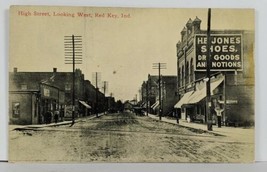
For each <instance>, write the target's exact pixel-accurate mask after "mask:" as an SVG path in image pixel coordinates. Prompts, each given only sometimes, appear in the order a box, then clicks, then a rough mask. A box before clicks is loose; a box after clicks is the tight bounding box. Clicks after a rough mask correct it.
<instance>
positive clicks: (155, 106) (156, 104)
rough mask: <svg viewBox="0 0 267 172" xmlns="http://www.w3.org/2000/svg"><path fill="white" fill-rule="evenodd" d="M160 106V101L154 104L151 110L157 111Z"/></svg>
mask: <svg viewBox="0 0 267 172" xmlns="http://www.w3.org/2000/svg"><path fill="white" fill-rule="evenodd" d="M158 106H159V101H156V103H154V104H153V105H152V106H151V108H152V109H154V110H155V109H156V108H157V107H158Z"/></svg>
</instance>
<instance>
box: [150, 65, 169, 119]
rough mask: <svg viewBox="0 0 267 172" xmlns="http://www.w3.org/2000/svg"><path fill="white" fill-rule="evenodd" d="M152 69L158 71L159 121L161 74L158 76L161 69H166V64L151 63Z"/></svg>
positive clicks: (160, 112)
mask: <svg viewBox="0 0 267 172" xmlns="http://www.w3.org/2000/svg"><path fill="white" fill-rule="evenodd" d="M152 68H153V69H158V71H159V82H158V86H159V120H161V116H162V104H161V103H162V102H161V74H160V70H161V69H167V67H166V63H153V66H152Z"/></svg>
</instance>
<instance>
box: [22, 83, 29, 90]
mask: <svg viewBox="0 0 267 172" xmlns="http://www.w3.org/2000/svg"><path fill="white" fill-rule="evenodd" d="M20 88H21V90H27V89H28V87H27V85H26V84H21V86H20Z"/></svg>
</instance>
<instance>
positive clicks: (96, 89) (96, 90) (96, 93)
mask: <svg viewBox="0 0 267 172" xmlns="http://www.w3.org/2000/svg"><path fill="white" fill-rule="evenodd" d="M98 75H99V73H98V72H96V73H95V101H96V104H95V113H96V117H97V118H98V91H99V89H98V79H99V78H98V77H99V76H98Z"/></svg>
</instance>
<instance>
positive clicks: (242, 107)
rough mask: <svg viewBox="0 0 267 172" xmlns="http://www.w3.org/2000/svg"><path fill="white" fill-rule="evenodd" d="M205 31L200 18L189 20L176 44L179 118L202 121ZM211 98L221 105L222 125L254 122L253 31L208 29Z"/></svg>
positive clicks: (204, 115)
mask: <svg viewBox="0 0 267 172" xmlns="http://www.w3.org/2000/svg"><path fill="white" fill-rule="evenodd" d="M206 35H207V32H206V30H201V20H200V19H199V18H197V17H196V18H195V19H194V20H191V19H189V20H188V22H187V23H186V26H185V27H184V28H183V30H182V31H181V40H180V41H179V42H178V43H177V45H176V47H177V76H178V83H177V85H178V90H177V92H178V94H179V101H178V102H177V104H176V105H175V108H176V109H177V111H178V112H180V115H181V118H182V119H186V118H187V117H190V118H191V120H193V121H194V120H201V121H202V122H206V119H207V117H206V107H205V105H206V101H205V97H206V81H207V79H208V78H206V52H207V48H206V44H207V37H206ZM210 48H211V49H210V52H211V78H210V81H211V99H216V100H218V102H219V103H220V106H221V107H222V108H224V112H223V122H224V123H225V124H231V123H234V124H241V125H242V124H244V123H246V122H249V123H253V122H254V62H253V53H254V32H253V31H246V30H212V29H211V46H210Z"/></svg>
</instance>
